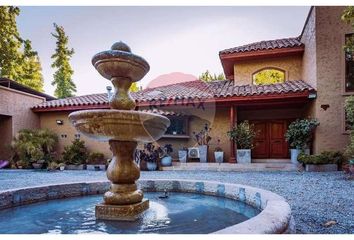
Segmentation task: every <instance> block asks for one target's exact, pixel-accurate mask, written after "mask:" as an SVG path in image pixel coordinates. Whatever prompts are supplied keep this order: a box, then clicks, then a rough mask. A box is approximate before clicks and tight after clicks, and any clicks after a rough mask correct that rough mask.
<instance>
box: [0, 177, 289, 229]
mask: <svg viewBox="0 0 354 240" xmlns="http://www.w3.org/2000/svg"><path fill="white" fill-rule="evenodd" d="M138 185H139V187H140V188H141V189H142V190H144V191H145V192H163V191H164V190H165V189H166V190H167V191H169V192H176V193H181V192H182V193H195V194H199V195H200V194H201V195H212V196H217V197H219V198H223V200H225V199H227V200H228V201H240V202H242V203H244V204H247V205H248V207H251V208H250V209H251V210H252V208H253V210H254V212H256V211H259V214H257V213H258V212H256V214H257V215H255V214H254V217H252V216H251V215H249V217H251V218H249V219H248V220H245V219H244V220H245V221H243V222H241V223H238V224H235V225H231V226H224V228H223V229H215V228H214V230H213V233H216V234H240V233H242V234H265V233H267V234H272V233H294V232H295V224H294V220H293V217H292V215H291V209H290V206H289V204H288V203H287V202H286V201H285V199H284V198H282V197H280V196H279V195H277V194H275V193H272V192H269V191H266V190H262V189H258V188H253V187H249V186H245V185H239V184H224V183H220V182H210V181H198V180H178V179H177V180H163V179H159V180H140V181H138ZM109 186H110V184H109V182H85V183H71V184H61V185H51V186H40V187H34V188H24V189H14V190H10V191H3V192H0V200H1V201H0V209H6V208H12V207H16V206H21V205H25V204H30V203H36V202H41V201H47V200H54V199H62V198H70V197H77V196H85V195H95V194H101V193H103V192H105V191H107V190H108V189H109ZM171 197H173V195H172V196H171ZM68 200H70V199H68ZM83 200H84V198H83ZM202 203H203V205H204V204H205V202H202ZM151 206H152V209H151V211H154V209H155V207H156V206H155V202H154V199H153V198H152V205H151ZM178 206H181V204H178ZM240 206H241V205H240ZM91 207H93V206H91ZM221 207H222V208H225V205H222V206H221ZM257 209H258V210H257ZM155 210H156V209H155ZM251 210H248V211H249V212H252V211H251ZM148 211H150V210H148ZM92 213H93V211H92ZM150 213H151V212H150ZM150 213H149V212H146V213H144V214H150ZM68 214H69V216H68V217H69V218H70V212H68ZM142 219H144V218H142ZM8 221H10V219H8V220H7V224H8V223H9V222H8ZM98 224H99V223H98ZM115 224H133V225H134V224H137V223H115ZM0 232H1V230H0ZM133 232H134V230H133ZM133 232H131V233H133ZM177 232H178V233H183V229H182V228H181V229H178V228H177ZM54 233H55V232H54ZM134 233H138V232H134ZM175 233H176V232H175ZM189 233H193V232H189Z"/></svg>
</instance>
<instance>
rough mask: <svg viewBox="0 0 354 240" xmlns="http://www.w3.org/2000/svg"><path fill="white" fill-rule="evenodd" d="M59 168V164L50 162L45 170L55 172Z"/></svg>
mask: <svg viewBox="0 0 354 240" xmlns="http://www.w3.org/2000/svg"><path fill="white" fill-rule="evenodd" d="M58 168H59V164H58V163H56V162H50V163H49V165H48V167H47V169H48V170H57V169H58Z"/></svg>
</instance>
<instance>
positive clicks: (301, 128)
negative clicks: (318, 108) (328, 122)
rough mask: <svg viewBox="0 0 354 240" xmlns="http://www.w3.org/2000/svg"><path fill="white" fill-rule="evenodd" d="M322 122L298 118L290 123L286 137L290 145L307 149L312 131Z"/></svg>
mask: <svg viewBox="0 0 354 240" xmlns="http://www.w3.org/2000/svg"><path fill="white" fill-rule="evenodd" d="M319 124H320V123H319V122H318V121H317V120H316V119H297V120H296V121H294V122H292V123H291V124H290V125H289V128H288V130H287V131H286V133H285V139H286V141H287V142H288V143H289V144H290V147H292V148H296V149H305V148H306V147H308V146H309V144H310V142H311V139H312V133H313V132H314V130H315V129H316V127H317V126H318V125H319Z"/></svg>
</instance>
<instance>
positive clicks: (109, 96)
mask: <svg viewBox="0 0 354 240" xmlns="http://www.w3.org/2000/svg"><path fill="white" fill-rule="evenodd" d="M106 89H107V96H108V99H110V98H111V96H112V87H111V86H107V87H106Z"/></svg>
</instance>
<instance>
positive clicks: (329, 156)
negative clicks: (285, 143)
mask: <svg viewBox="0 0 354 240" xmlns="http://www.w3.org/2000/svg"><path fill="white" fill-rule="evenodd" d="M298 161H299V162H300V163H303V164H315V165H320V164H338V165H341V164H342V163H343V162H344V161H345V157H344V155H343V153H341V152H339V151H335V152H334V151H325V152H322V153H321V154H319V155H307V154H304V153H300V154H299V156H298Z"/></svg>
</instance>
